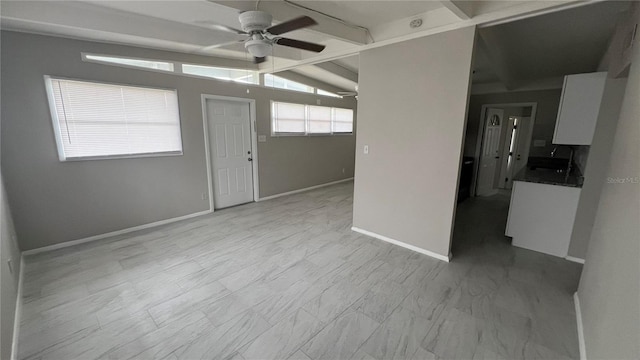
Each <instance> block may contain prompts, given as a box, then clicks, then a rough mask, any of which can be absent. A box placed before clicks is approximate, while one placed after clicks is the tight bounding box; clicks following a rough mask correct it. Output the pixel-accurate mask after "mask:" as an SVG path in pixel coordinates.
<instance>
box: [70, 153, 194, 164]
mask: <svg viewBox="0 0 640 360" xmlns="http://www.w3.org/2000/svg"><path fill="white" fill-rule="evenodd" d="M183 154H184V153H183V152H182V151H170V152H158V153H147V154H126V155H104V156H82V157H68V158H64V159H60V162H77V161H93V160H115V159H137V158H150V157H171V156H182V155H183Z"/></svg>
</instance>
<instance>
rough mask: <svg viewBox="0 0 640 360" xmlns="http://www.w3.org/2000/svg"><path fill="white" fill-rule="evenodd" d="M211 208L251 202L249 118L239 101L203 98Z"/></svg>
mask: <svg viewBox="0 0 640 360" xmlns="http://www.w3.org/2000/svg"><path fill="white" fill-rule="evenodd" d="M206 104H207V128H208V133H209V134H208V135H209V150H210V159H211V179H212V181H213V204H214V208H215V209H221V208H225V207H229V206H234V205H239V204H244V203H248V202H251V201H253V200H254V199H253V172H252V160H253V159H252V154H251V115H250V111H249V104H248V103H246V102H242V101H230V100H217V99H207V103H206Z"/></svg>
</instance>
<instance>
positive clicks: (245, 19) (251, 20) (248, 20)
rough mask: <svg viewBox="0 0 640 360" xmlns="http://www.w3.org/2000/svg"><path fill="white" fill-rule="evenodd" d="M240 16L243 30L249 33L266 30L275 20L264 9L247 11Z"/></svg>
mask: <svg viewBox="0 0 640 360" xmlns="http://www.w3.org/2000/svg"><path fill="white" fill-rule="evenodd" d="M238 18H239V20H240V25H241V26H242V30H244V31H246V32H248V33H251V32H252V31H263V30H265V29H266V28H268V27H270V26H271V21H272V20H273V19H272V17H271V14H269V13H268V12H264V11H245V12H243V13H242V14H240V16H239V17H238Z"/></svg>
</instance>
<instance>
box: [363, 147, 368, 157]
mask: <svg viewBox="0 0 640 360" xmlns="http://www.w3.org/2000/svg"><path fill="white" fill-rule="evenodd" d="M363 150H364V153H365V155H366V154H368V153H369V145H365V146H364V149H363Z"/></svg>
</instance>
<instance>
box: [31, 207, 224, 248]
mask: <svg viewBox="0 0 640 360" xmlns="http://www.w3.org/2000/svg"><path fill="white" fill-rule="evenodd" d="M211 213H212V211H211V210H205V211H200V212H197V213H193V214H188V215H184V216H179V217H175V218H171V219H165V220H160V221H156V222H152V223H148V224H142V225H138V226H134V227H130V228H126V229H122V230H116V231H112V232H108V233H106V234H99V235H94V236H89V237H87V238H84V239H78V240H71V241H65V242H63V243H59V244H54V245H49V246H43V247H40V248H37V249H31V250H27V251H24V252H23V253H22V254H23V255H33V254H39V253H43V252H47V251H52V250H57V249H62V248H66V247H69V246H74V245H79V244H84V243H88V242H92V241H96V240H101V239H104V238H108V237H112V236H116V235H122V234H126V233H130V232H134V231H139V230H144V229H149V228H152V227H156V226H160V225H166V224H170V223H174V222H176V221H181V220H187V219H191V218H194V217H198V216H202V215H207V214H211Z"/></svg>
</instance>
